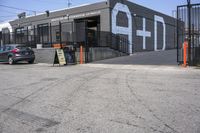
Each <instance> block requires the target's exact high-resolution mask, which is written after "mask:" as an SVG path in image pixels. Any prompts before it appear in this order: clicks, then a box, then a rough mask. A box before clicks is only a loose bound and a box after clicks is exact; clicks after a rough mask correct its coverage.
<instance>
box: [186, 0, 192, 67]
mask: <svg viewBox="0 0 200 133" xmlns="http://www.w3.org/2000/svg"><path fill="white" fill-rule="evenodd" d="M187 3H188V5H187V7H188V36H189V37H188V64H189V65H191V3H190V0H187Z"/></svg>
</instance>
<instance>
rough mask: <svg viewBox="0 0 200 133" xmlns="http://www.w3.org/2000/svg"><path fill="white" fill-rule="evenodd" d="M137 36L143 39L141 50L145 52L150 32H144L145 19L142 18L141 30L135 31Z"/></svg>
mask: <svg viewBox="0 0 200 133" xmlns="http://www.w3.org/2000/svg"><path fill="white" fill-rule="evenodd" d="M137 36H142V37H143V50H145V49H146V38H147V37H151V32H150V31H146V19H145V18H143V29H142V30H137Z"/></svg>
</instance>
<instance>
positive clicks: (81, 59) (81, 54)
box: [80, 45, 83, 64]
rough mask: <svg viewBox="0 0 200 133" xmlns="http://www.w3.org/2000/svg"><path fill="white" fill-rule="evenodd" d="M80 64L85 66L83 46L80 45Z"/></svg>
mask: <svg viewBox="0 0 200 133" xmlns="http://www.w3.org/2000/svg"><path fill="white" fill-rule="evenodd" d="M80 64H83V46H82V45H80Z"/></svg>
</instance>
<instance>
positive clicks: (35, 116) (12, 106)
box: [0, 57, 200, 133]
mask: <svg viewBox="0 0 200 133" xmlns="http://www.w3.org/2000/svg"><path fill="white" fill-rule="evenodd" d="M128 58H129V57H128ZM118 59H119V60H120V58H118ZM115 60H116V59H115ZM110 61H111V60H110ZM199 78H200V69H197V68H187V69H184V68H180V67H178V66H160V65H157V66H155V65H130V64H127V65H122V64H112V63H107V64H106V63H105V64H100V63H94V64H85V65H77V66H67V67H52V65H48V64H34V65H26V64H18V65H7V64H0V80H1V82H0V84H1V85H0V133H29V132H34V133H40V132H41V133H43V132H44V133H199V132H200V102H199V101H200V97H199V95H200V82H199V81H200V80H199Z"/></svg>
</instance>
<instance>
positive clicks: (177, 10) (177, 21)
mask: <svg viewBox="0 0 200 133" xmlns="http://www.w3.org/2000/svg"><path fill="white" fill-rule="evenodd" d="M176 14H177V15H176V17H177V19H176V33H177V34H176V35H177V37H176V39H177V42H176V43H177V44H176V45H177V46H176V49H177V62H178V63H179V7H177V9H176Z"/></svg>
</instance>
